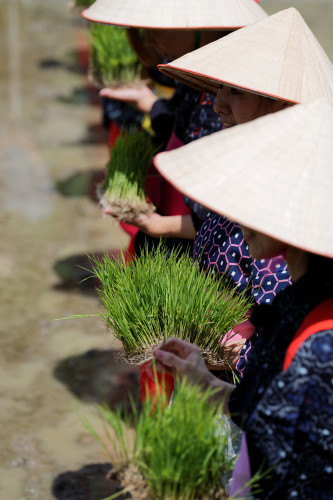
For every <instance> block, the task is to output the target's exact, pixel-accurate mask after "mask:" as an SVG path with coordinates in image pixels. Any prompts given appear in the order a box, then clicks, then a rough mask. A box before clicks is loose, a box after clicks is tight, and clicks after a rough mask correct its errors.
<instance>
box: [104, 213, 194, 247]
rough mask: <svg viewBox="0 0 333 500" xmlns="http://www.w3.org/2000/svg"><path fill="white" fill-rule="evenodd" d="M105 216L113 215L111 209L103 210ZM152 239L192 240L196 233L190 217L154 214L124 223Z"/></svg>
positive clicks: (140, 216)
mask: <svg viewBox="0 0 333 500" xmlns="http://www.w3.org/2000/svg"><path fill="white" fill-rule="evenodd" d="M104 213H105V214H108V215H114V213H113V212H112V209H110V208H105V210H104ZM126 222H127V223H128V224H131V225H132V226H135V227H137V228H138V229H140V231H143V232H144V233H145V234H147V235H148V236H151V237H152V238H161V237H162V238H163V237H164V238H183V239H193V240H194V238H195V235H196V232H195V229H194V226H193V223H192V219H191V216H190V215H170V216H166V215H160V214H157V213H156V212H154V213H152V214H147V215H144V214H142V215H139V216H137V217H134V218H133V219H131V220H127V221H126Z"/></svg>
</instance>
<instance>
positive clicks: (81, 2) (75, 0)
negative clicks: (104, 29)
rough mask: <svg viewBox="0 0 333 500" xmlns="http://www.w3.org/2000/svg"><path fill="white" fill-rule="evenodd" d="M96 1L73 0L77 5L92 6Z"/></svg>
mask: <svg viewBox="0 0 333 500" xmlns="http://www.w3.org/2000/svg"><path fill="white" fill-rule="evenodd" d="M94 2H95V0H73V2H72V3H73V4H74V6H75V7H90V5H92V4H93V3H94Z"/></svg>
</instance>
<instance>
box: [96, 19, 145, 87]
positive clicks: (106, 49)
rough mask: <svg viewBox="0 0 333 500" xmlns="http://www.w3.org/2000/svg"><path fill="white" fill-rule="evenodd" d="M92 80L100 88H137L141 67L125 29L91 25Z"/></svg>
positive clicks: (105, 25)
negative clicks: (123, 85)
mask: <svg viewBox="0 0 333 500" xmlns="http://www.w3.org/2000/svg"><path fill="white" fill-rule="evenodd" d="M89 34H90V36H89V45H90V51H89V52H90V55H89V57H90V61H89V62H90V69H89V73H90V77H91V79H92V80H93V82H94V83H95V84H96V85H98V86H100V87H106V86H113V87H114V86H121V85H122V84H126V85H127V86H128V84H129V83H130V84H131V85H135V84H136V83H137V82H138V80H140V74H141V69H142V65H141V63H140V62H139V60H138V58H137V56H136V54H135V53H134V51H133V50H132V48H131V46H130V45H129V42H128V40H127V36H126V31H125V29H124V28H119V27H114V26H109V25H107V24H98V23H92V24H91V26H90V32H89Z"/></svg>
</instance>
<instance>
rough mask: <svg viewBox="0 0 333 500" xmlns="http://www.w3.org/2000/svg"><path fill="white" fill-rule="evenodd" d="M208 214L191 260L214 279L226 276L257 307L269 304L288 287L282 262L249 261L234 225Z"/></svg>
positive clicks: (244, 245) (277, 258)
mask: <svg viewBox="0 0 333 500" xmlns="http://www.w3.org/2000/svg"><path fill="white" fill-rule="evenodd" d="M207 215H208V217H207V219H206V220H205V222H204V223H203V224H202V226H201V228H200V230H199V232H198V234H197V236H196V238H195V242H194V251H193V257H194V259H195V260H199V261H200V266H201V268H202V269H203V270H205V271H211V272H212V273H214V274H215V275H216V277H217V278H220V277H222V276H227V278H229V280H231V282H232V283H233V284H234V286H235V287H236V289H237V290H238V291H239V292H243V291H244V290H245V289H246V288H247V289H248V291H249V294H251V295H252V297H253V299H254V301H255V302H256V303H257V304H271V303H272V302H273V299H274V297H275V296H276V294H277V293H278V292H279V291H281V290H283V289H284V288H285V287H286V286H288V285H290V284H291V278H290V275H289V271H288V267H287V264H286V262H285V260H284V259H283V258H282V257H276V258H274V259H262V260H254V259H252V258H251V257H250V254H249V246H248V244H247V243H246V241H245V239H244V236H243V233H242V231H241V229H240V227H239V226H238V225H237V224H235V223H234V222H231V221H229V220H228V219H226V218H225V217H223V216H222V215H217V214H211V213H210V212H208V214H207Z"/></svg>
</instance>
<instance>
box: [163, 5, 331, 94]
mask: <svg viewBox="0 0 333 500" xmlns="http://www.w3.org/2000/svg"><path fill="white" fill-rule="evenodd" d="M159 68H160V70H161V71H162V73H164V74H166V75H167V76H170V77H171V78H174V79H177V80H178V81H181V82H183V83H186V84H187V85H189V86H193V87H194V88H196V89H199V90H201V91H204V92H208V93H211V94H213V95H215V94H216V92H217V88H218V85H219V84H220V83H221V82H225V83H228V84H229V85H233V86H235V87H239V88H242V89H245V90H249V91H251V92H256V93H258V94H261V95H266V96H271V97H274V98H277V99H281V100H284V101H287V102H294V103H295V102H308V101H310V100H313V99H318V98H320V97H330V96H332V95H333V65H332V63H331V62H330V60H329V58H328V57H327V55H326V53H325V51H324V50H323V49H322V47H321V46H320V44H319V42H318V41H317V39H316V38H315V36H314V35H313V33H312V32H311V30H310V29H309V27H308V26H307V25H306V23H305V21H304V20H303V18H302V16H301V15H300V14H299V13H298V11H297V10H296V9H294V8H290V9H286V10H283V11H280V12H278V13H277V14H274V15H273V16H270V17H268V18H266V19H264V20H262V21H258V22H257V23H254V24H252V25H250V26H246V27H245V28H243V29H240V30H238V31H235V32H233V33H231V34H229V35H227V36H225V37H223V38H220V39H219V40H217V41H215V42H212V43H210V44H208V45H205V46H204V47H201V48H199V49H197V50H195V51H193V52H190V53H188V54H185V55H184V56H182V57H180V58H178V59H176V60H175V61H172V62H170V64H167V65H161V66H160V67H159Z"/></svg>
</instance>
